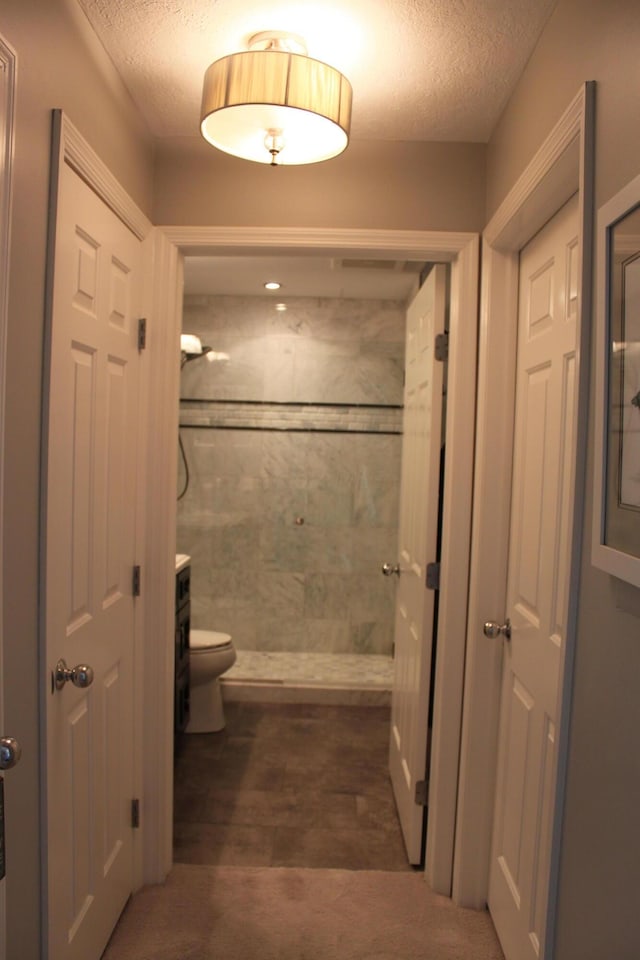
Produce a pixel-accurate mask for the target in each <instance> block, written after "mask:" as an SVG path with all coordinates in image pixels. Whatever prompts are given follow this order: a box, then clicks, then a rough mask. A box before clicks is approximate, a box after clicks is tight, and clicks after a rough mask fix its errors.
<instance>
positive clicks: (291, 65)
mask: <svg viewBox="0 0 640 960" xmlns="http://www.w3.org/2000/svg"><path fill="white" fill-rule="evenodd" d="M351 97H352V92H351V84H350V83H349V81H348V80H347V79H346V77H344V76H343V75H342V74H341V73H340V72H339V71H338V70H336V69H335V68H334V67H330V66H329V65H328V64H326V63H321V61H319V60H313V59H311V57H308V56H307V50H306V46H305V43H304V41H303V40H302V39H301V38H300V37H297V36H294V35H293V34H287V33H283V32H280V31H267V32H265V33H257V34H256V35H255V36H253V37H252V38H251V40H250V41H249V49H248V50H247V51H245V52H244V53H232V54H230V55H229V56H227V57H223V58H222V59H221V60H216V61H214V62H213V63H212V64H211V66H210V67H209V69H208V70H207V72H206V73H205V76H204V87H203V91H202V110H201V120H200V130H201V132H202V136H203V137H204V138H205V140H207V141H208V142H209V143H210V144H212V145H213V146H214V147H217V148H218V149H219V150H223V151H224V152H225V153H230V154H231V155H232V156H234V157H240V158H242V159H244V160H254V161H256V162H257V163H270V164H271V166H274V167H275V166H278V165H280V164H282V165H294V164H303V163H317V162H319V161H320V160H329V159H331V157H336V156H338V154H340V153H342V151H343V150H344V149H345V147H346V146H347V143H348V140H349V127H350V124H351Z"/></svg>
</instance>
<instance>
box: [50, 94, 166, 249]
mask: <svg viewBox="0 0 640 960" xmlns="http://www.w3.org/2000/svg"><path fill="white" fill-rule="evenodd" d="M54 114H55V115H56V116H58V117H59V122H60V137H61V145H62V159H63V160H64V161H65V163H68V164H69V166H70V167H71V168H72V169H73V170H75V171H76V173H77V174H78V175H79V176H80V177H82V179H83V180H84V181H85V183H87V184H88V185H89V186H90V187H91V189H92V190H93V191H94V193H97V194H98V196H99V197H100V199H101V200H104V202H105V203H106V205H107V206H108V207H109V208H110V209H111V210H113V212H114V213H115V215H116V216H117V217H119V218H120V219H121V220H122V222H123V223H124V224H125V225H126V226H127V227H128V228H129V229H130V230H131V232H132V233H133V234H135V236H136V237H137V238H138V240H144V238H145V237H146V236H147V234H148V233H149V231H150V230H151V222H150V221H149V220H148V219H147V217H146V216H145V215H144V213H143V212H142V210H140V208H139V207H138V205H137V204H136V203H135V202H134V201H133V200H132V199H131V197H130V196H129V194H128V193H127V192H126V191H125V190H124V188H123V187H122V186H121V185H120V183H119V182H118V181H117V180H116V178H115V177H114V175H113V174H112V173H111V171H110V170H109V168H108V167H107V166H106V164H105V163H103V161H102V160H101V159H100V157H99V156H98V154H97V153H96V152H95V150H93V148H92V147H90V146H89V143H88V142H87V141H86V140H85V139H84V137H83V136H82V134H81V133H80V132H79V131H78V130H77V128H76V127H74V125H73V124H72V123H71V121H70V120H69V118H68V117H67V116H66V114H64V113H62V111H60V110H54Z"/></svg>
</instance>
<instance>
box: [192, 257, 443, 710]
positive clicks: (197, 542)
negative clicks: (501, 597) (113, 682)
mask: <svg viewBox="0 0 640 960" xmlns="http://www.w3.org/2000/svg"><path fill="white" fill-rule="evenodd" d="M424 271H425V264H424V263H421V262H417V261H393V260H357V259H345V258H341V259H338V258H323V259H320V258H300V257H297V258H289V259H286V258H241V257H240V258H227V257H222V258H220V257H218V258H199V257H195V258H186V261H185V298H184V306H183V332H184V333H187V334H191V335H197V336H198V337H199V338H200V340H201V342H202V343H203V344H205V345H206V346H208V347H210V350H209V351H208V352H207V353H206V354H205V355H204V357H203V359H202V360H200V361H199V362H197V363H190V364H188V365H187V366H185V368H184V369H183V371H182V375H181V383H180V387H181V389H180V398H181V399H180V438H181V443H182V448H183V450H184V457H181V459H180V464H179V477H178V489H179V496H180V500H179V503H178V519H177V548H178V552H179V553H184V554H188V555H189V556H190V557H191V563H192V579H191V620H192V625H193V626H195V627H201V628H205V629H214V630H220V631H223V632H226V633H229V634H230V635H231V636H232V637H233V641H234V646H235V647H236V650H237V652H238V658H237V661H236V663H235V665H234V666H233V667H232V668H231V670H230V671H229V672H228V674H226V675H225V677H224V679H223V684H224V693H225V698H226V699H230V700H231V699H260V700H262V701H263V702H264V701H265V700H277V701H281V702H282V701H286V700H292V699H293V700H297V701H300V700H304V699H307V700H312V701H314V702H317V701H318V699H319V698H320V699H324V702H333V703H343V704H348V703H354V702H355V703H360V704H366V703H370V704H385V703H388V702H389V697H390V690H391V682H392V670H393V665H392V653H393V630H394V604H395V583H394V582H392V580H390V579H389V578H385V577H383V576H382V575H381V567H382V565H383V564H384V563H385V562H395V560H396V557H397V526H398V502H399V485H400V453H401V444H402V391H403V367H404V351H405V312H406V304H407V301H408V300H409V299H410V297H411V295H412V294H413V293H414V292H415V290H416V289H417V287H418V286H419V283H420V278H421V275H422V274H423V273H424ZM269 281H272V282H274V283H275V282H279V283H280V284H281V286H280V288H279V289H276V290H273V291H267V290H265V288H264V284H265V283H267V282H269Z"/></svg>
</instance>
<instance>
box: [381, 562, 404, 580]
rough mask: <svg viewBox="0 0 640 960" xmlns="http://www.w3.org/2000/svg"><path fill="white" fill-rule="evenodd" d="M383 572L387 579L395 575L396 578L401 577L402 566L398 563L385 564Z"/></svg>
mask: <svg viewBox="0 0 640 960" xmlns="http://www.w3.org/2000/svg"><path fill="white" fill-rule="evenodd" d="M382 572H383V574H384V575H385V577H392V576H393V575H394V574H395V575H396V577H399V576H400V564H398V563H383V564H382Z"/></svg>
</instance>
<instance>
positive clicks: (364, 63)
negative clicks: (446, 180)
mask: <svg viewBox="0 0 640 960" xmlns="http://www.w3.org/2000/svg"><path fill="white" fill-rule="evenodd" d="M78 2H79V3H80V6H81V7H82V8H83V9H84V11H85V13H86V15H87V17H88V18H89V21H90V22H91V24H92V26H93V28H94V30H95V31H96V33H97V34H98V36H99V37H100V39H101V41H102V43H103V45H104V47H105V48H106V50H107V52H108V53H109V55H110V57H111V59H112V60H113V62H114V64H115V66H116V68H117V70H118V72H119V73H120V75H121V76H122V78H123V80H124V82H125V84H126V86H127V87H128V89H129V91H130V93H131V95H132V97H133V99H134V101H135V102H136V103H137V105H138V107H139V109H140V110H141V112H142V114H143V115H144V116H145V118H146V120H147V123H148V125H149V128H150V130H151V131H152V133H154V134H155V135H156V136H159V137H162V136H198V135H199V110H200V96H201V92H202V77H203V74H204V71H205V69H206V67H207V66H208V65H209V63H211V62H212V61H213V60H216V59H218V58H219V57H222V56H225V55H226V54H229V53H235V52H237V51H239V50H244V49H246V44H247V41H248V39H249V37H250V36H252V35H253V34H254V33H258V32H260V31H263V30H270V29H271V30H286V31H289V32H292V33H297V34H300V35H302V36H303V37H304V39H305V40H306V43H307V48H308V53H309V55H310V56H312V57H315V58H316V59H318V60H324V61H326V62H327V63H330V64H332V66H335V67H337V68H338V69H340V70H341V71H342V72H343V73H344V74H345V75H346V76H347V77H348V78H349V80H350V81H351V83H352V86H353V91H354V101H353V118H352V127H351V133H352V136H353V138H354V139H373V140H469V141H475V142H484V141H486V140H487V139H488V138H489V136H490V134H491V131H492V129H493V127H494V125H495V123H496V121H497V119H498V118H499V116H500V113H501V112H502V109H503V108H504V105H505V103H506V101H507V99H508V97H509V95H510V93H511V91H512V89H513V87H514V85H515V83H516V81H517V80H518V78H519V76H520V74H521V72H522V70H523V68H524V66H525V64H526V62H527V59H528V57H529V55H530V53H531V51H532V49H533V47H534V45H535V43H536V40H537V39H538V36H539V35H540V32H541V30H542V28H543V26H544V24H545V22H546V20H547V18H548V16H549V14H550V13H551V10H552V9H553V7H554V6H555V2H556V0H309V2H307V0H304V2H291V0H290V2H287V0H272V2H265V0H78Z"/></svg>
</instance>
